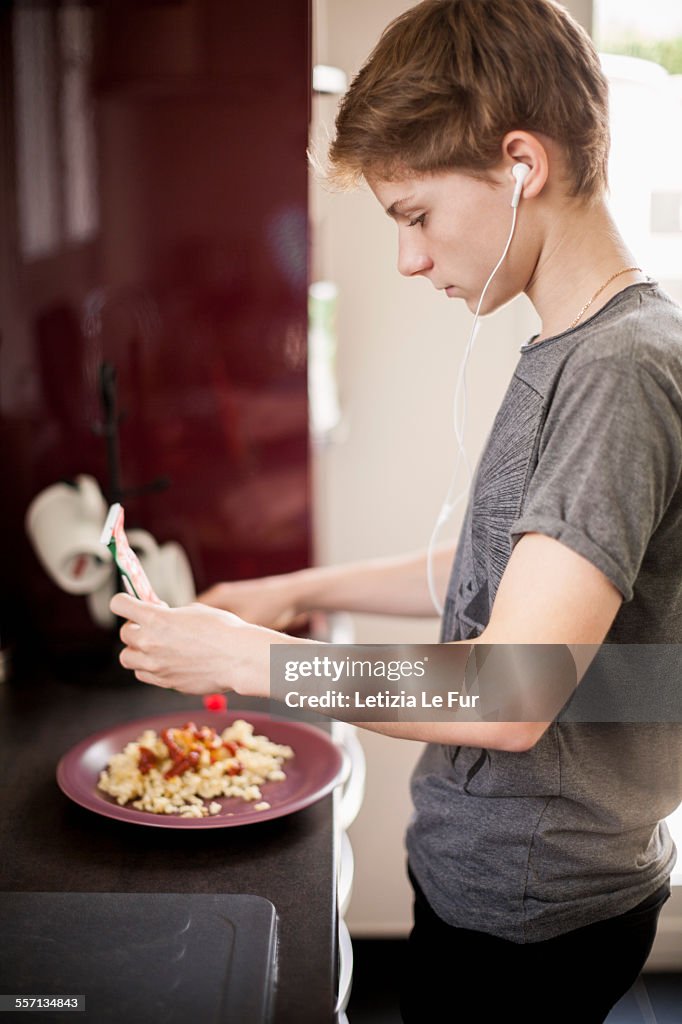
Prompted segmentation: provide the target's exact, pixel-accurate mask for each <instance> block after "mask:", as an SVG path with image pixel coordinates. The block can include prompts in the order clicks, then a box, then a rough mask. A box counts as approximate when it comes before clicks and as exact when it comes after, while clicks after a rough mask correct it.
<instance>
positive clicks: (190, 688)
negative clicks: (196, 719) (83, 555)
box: [110, 594, 287, 697]
mask: <svg viewBox="0 0 682 1024" xmlns="http://www.w3.org/2000/svg"><path fill="white" fill-rule="evenodd" d="M110 608H111V611H112V612H113V613H114V614H115V615H119V616H121V618H125V619H127V620H128V621H127V622H126V623H125V624H124V625H123V626H122V627H121V631H120V636H121V640H122V641H123V643H124V644H125V647H124V649H123V650H122V651H121V654H120V656H119V660H120V662H121V664H122V665H123V666H124V668H128V669H131V671H133V672H134V673H135V675H136V677H137V678H138V679H139V680H140V681H141V682H143V683H151V684H152V685H153V686H161V687H165V688H167V689H174V690H179V691H180V692H181V693H188V694H196V695H197V696H203V695H204V694H212V693H217V692H221V691H225V690H234V691H235V692H236V693H239V694H242V695H247V696H254V697H268V696H269V695H270V644H271V643H273V642H284V641H285V640H286V639H287V638H285V637H282V635H281V634H279V633H274V632H272V631H270V630H267V629H263V628H262V627H259V626H254V625H252V624H251V623H248V622H244V620H243V619H240V618H238V616H236V615H233V614H231V613H230V612H225V611H219V610H218V609H216V608H209V607H207V606H206V605H202V604H191V605H188V606H187V607H185V608H161V607H159V606H157V605H153V604H150V603H148V602H145V601H138V600H136V599H135V598H133V597H129V596H128V595H127V594H116V595H115V596H114V597H113V598H112V600H111V603H110Z"/></svg>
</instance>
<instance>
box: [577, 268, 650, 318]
mask: <svg viewBox="0 0 682 1024" xmlns="http://www.w3.org/2000/svg"><path fill="white" fill-rule="evenodd" d="M634 270H638V271H639V273H640V274H641V273H642V268H641V267H624V268H623V270H618V271H617V272H616V273H615V274H611V277H610V278H609V279H608V281H604V283H603V285H602V286H601V288H598V289H597V291H596V292H595V293H594V295H593V296H592V298H591V299H590V301H589V302H586V303H585V305H584V306H583V308H582V309H581V310H580V312H579V313H578V315H577V317H576V318H575V320H574V321H573V323H572V324H571V326H570V327H569V328H568V330H569V331H570V330H572V329H573V328H574V327H575V325H576V324H577V323H578V322H579V321H580V320H581V318H582V315H583V313H586V312H587V310H588V309H589V308H590V306H591V305H592V303H593V302H594V300H595V299H596V298H597V296H598V295H601V293H602V292H603V291H604V289H605V288H606V286H607V285H609V284H611V282H612V281H615V280H616V278H617V277H620V275H621V274H629V273H630V271H634Z"/></svg>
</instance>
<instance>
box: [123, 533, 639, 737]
mask: <svg viewBox="0 0 682 1024" xmlns="http://www.w3.org/2000/svg"><path fill="white" fill-rule="evenodd" d="M621 602H622V597H621V594H620V592H619V591H618V590H617V589H616V587H615V586H614V585H613V584H612V583H611V582H610V581H609V580H608V579H607V578H606V576H605V575H603V574H602V573H601V571H600V570H598V569H597V568H595V567H594V566H593V565H592V564H591V562H589V561H588V560H587V559H585V558H583V557H582V555H578V554H576V553H575V552H574V551H572V550H571V549H570V548H568V547H567V546H565V545H564V544H562V543H560V542H559V541H557V540H554V539H552V538H550V537H547V536H545V535H543V534H539V533H527V534H524V535H523V537H522V538H521V539H520V540H519V541H518V542H517V544H516V547H515V548H514V550H513V552H512V555H511V557H510V559H509V562H508V564H507V568H506V570H505V572H504V575H503V577H502V580H501V582H500V586H499V588H498V591H497V595H496V598H495V604H494V606H493V610H492V615H491V618H490V622H489V624H488V626H487V628H486V629H485V630H484V631H483V633H482V634H481V636H479V637H477V638H476V639H475V640H473V641H472V640H467V641H462V642H463V643H466V644H467V645H469V644H471V643H479V644H488V645H491V644H503V645H508V644H512V645H517V644H543V645H548V644H549V645H551V644H558V645H563V646H565V645H568V646H569V647H570V648H571V654H572V655H573V657H574V661H575V663H576V665H575V668H576V673H575V675H576V677H577V681H578V682H579V681H580V679H581V678H582V676H583V675H584V673H585V671H586V669H587V667H588V665H589V663H590V661H591V660H592V658H593V657H594V655H595V654H596V651H597V649H598V647H599V645H600V644H601V643H602V642H603V640H604V639H605V637H606V635H607V633H608V631H609V629H610V627H611V624H612V622H613V620H614V618H615V616H616V613H617V612H618V609H619V607H620V605H621ZM111 610H112V611H113V612H114V614H116V615H121V616H122V617H125V618H128V619H129V621H128V622H127V623H126V624H125V625H124V626H123V627H122V629H121V639H122V640H123V642H124V644H126V645H127V646H126V648H125V649H124V650H123V651H122V652H121V655H120V660H121V662H122V664H123V665H124V666H125V667H126V668H130V669H132V670H133V671H134V672H135V673H136V675H137V677H138V679H140V680H141V681H142V682H145V683H152V684H153V685H155V686H163V687H168V688H172V689H178V690H180V691H181V692H184V693H193V694H195V695H200V694H205V693H213V692H215V691H216V690H218V689H225V690H230V689H232V690H235V691H236V692H237V693H240V694H243V695H244V696H257V697H268V696H270V683H269V668H270V648H271V646H272V645H273V644H290V643H291V637H289V636H286V635H285V634H283V633H278V632H275V631H273V630H269V629H265V628H263V627H261V626H255V625H253V624H250V623H248V622H245V621H244V620H243V619H240V618H237V617H236V616H234V615H233V616H230V615H228V614H226V613H224V612H217V611H216V610H215V609H213V608H207V607H205V606H203V605H198V604H195V605H190V606H189V607H188V608H158V607H156V606H154V605H152V604H148V603H145V602H142V601H136V600H135V599H134V598H131V597H128V596H127V595H124V594H117V595H116V596H115V597H114V598H113V599H112V602H111ZM300 643H301V641H297V644H300ZM302 643H303V644H305V645H314V647H315V651H318V650H319V647H320V646H322V647H325V646H327V645H325V644H323V645H320V644H319V643H318V642H317V641H314V640H308V641H302ZM573 645H576V646H573ZM590 645H592V646H591V647H590ZM501 671H503V669H502V670H501ZM555 682H556V681H555V680H554V679H552V680H548V686H547V689H550V690H556V686H555ZM458 683H459V680H453V684H454V685H455V686H456V685H457V684H458ZM535 685H536V686H537V685H538V681H537V680H535ZM539 686H540V688H541V689H545V687H543V686H542V680H540V681H539ZM556 697H557V701H556V702H557V706H556V707H551V708H550V709H549V714H548V719H547V720H546V721H541V722H523V721H521V722H518V721H517V722H489V721H486V722H472V721H467V722H464V721H460V722H457V721H453V722H449V723H447V722H446V723H442V722H363V721H358V722H357V723H356V724H357V725H359V726H362V727H363V728H366V729H370V730H372V731H373V732H379V733H383V734H384V735H387V736H395V737H400V738H403V739H413V740H425V741H427V742H434V743H445V744H448V745H455V746H460V745H464V746H472V747H488V748H491V749H498V750H509V751H523V750H528V749H530V748H531V747H532V746H533V745H534V744H535V743H536V742H537V741H538V739H539V738H540V736H541V735H542V734H543V732H544V731H545V729H546V728H547V727H548V726H549V724H550V721H551V720H552V719H553V718H554V717H555V716H556V714H558V712H559V711H560V710H561V707H562V706H563V704H564V703H565V700H566V698H567V697H568V694H564V695H561V694H557V695H556ZM320 710H321V709H320ZM323 713H327V714H329V717H334V716H333V715H332V714H330V713H329V712H323ZM515 717H516V716H515Z"/></svg>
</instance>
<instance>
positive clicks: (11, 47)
mask: <svg viewBox="0 0 682 1024" xmlns="http://www.w3.org/2000/svg"><path fill="white" fill-rule="evenodd" d="M309 34H310V13H309V2H308V0H282V2H281V3H278V4H276V5H269V6H268V14H267V17H264V16H263V8H262V6H254V5H235V4H224V3H221V2H219V0H181V2H176V3H162V4H136V3H132V2H122V3H117V4H99V3H95V2H93V3H87V2H86V3H82V4H79V5H68V6H67V5H61V6H60V5H23V4H19V3H14V4H11V3H10V4H9V5H5V6H4V7H3V10H2V12H0V57H1V58H2V59H1V60H0V65H1V66H2V69H3V70H2V75H3V83H2V85H3V88H2V89H0V93H1V94H2V101H1V122H0V128H1V130H2V136H3V139H7V140H8V141H9V142H10V143H11V144H10V145H8V146H5V147H3V153H2V157H0V197H1V198H0V213H1V214H2V216H0V223H1V224H2V227H1V228H0V232H1V234H0V279H1V280H2V284H0V289H1V290H0V332H1V334H0V452H1V459H2V466H1V468H2V473H3V477H4V479H5V481H11V483H12V485H11V487H10V488H9V489H8V493H7V498H6V499H5V500H4V501H3V503H2V517H3V518H2V524H3V526H4V528H5V530H6V531H8V532H7V533H6V534H5V536H6V537H7V536H9V538H10V544H9V545H8V546H7V545H6V555H5V559H6V564H5V566H4V572H3V576H4V577H5V579H6V581H7V588H8V589H7V592H6V595H5V597H4V598H3V602H2V606H0V632H2V631H3V630H4V631H5V632H6V631H7V629H9V628H11V629H13V630H14V631H15V632H17V633H19V634H21V633H22V629H23V624H25V623H26V622H30V628H31V630H32V631H33V630H36V631H37V633H38V634H39V635H40V636H42V637H43V638H45V639H46V640H47V642H48V644H49V646H51V647H54V648H55V649H57V648H61V647H64V648H66V647H69V648H71V649H77V648H78V647H79V646H81V645H86V646H87V645H88V644H90V645H91V644H95V645H96V644H97V643H98V642H99V641H98V638H99V637H101V633H99V632H98V628H97V627H96V626H94V625H93V624H92V623H91V621H90V620H89V618H88V615H87V612H86V608H85V602H84V601H83V600H82V599H80V598H79V599H75V598H73V597H69V596H68V595H66V594H63V593H61V592H60V591H59V590H58V589H57V588H56V587H55V585H54V584H52V583H51V582H50V581H49V580H48V579H47V578H46V577H45V576H44V574H43V573H42V571H41V569H40V567H39V566H38V564H37V562H36V560H35V556H34V555H33V553H32V551H31V550H30V548H29V546H28V543H27V541H26V538H25V536H24V532H23V515H24V513H25V510H26V507H27V505H28V503H29V502H30V500H31V499H32V498H33V497H34V496H35V494H36V493H38V492H39V491H40V490H41V489H42V488H44V487H46V486H48V485H49V484H51V483H54V482H56V481H58V480H59V479H72V478H73V477H75V476H76V475H77V474H80V473H89V474H91V475H93V476H94V477H95V478H96V479H97V480H98V481H99V483H100V485H101V487H102V489H103V490H104V491H105V493H106V494H107V497H109V498H120V497H122V498H123V500H124V502H125V505H126V522H127V523H129V524H130V525H131V526H133V527H141V528H144V529H146V530H149V531H150V532H151V533H152V534H154V535H155V536H156V538H157V539H158V540H159V541H161V542H163V541H166V540H175V541H179V542H180V543H181V544H182V545H183V547H184V548H185V549H186V551H187V552H188V555H189V558H190V561H191V564H192V569H193V572H194V576H195V579H196V583H197V587H198V589H199V590H201V589H202V588H203V587H205V586H208V585H209V584H210V583H212V582H214V581H216V580H218V579H225V578H243V577H247V576H257V575H262V574H266V573H272V572H281V571H288V570H290V569H295V568H299V567H302V566H304V565H306V564H309V562H310V558H311V524H310V496H309V492H310V481H309V476H310V474H309V455H308V448H309V439H308V400H307V353H306V334H307V285H308V276H309V275H308V215H307V163H306V143H307V130H308V122H309V113H310V81H311V60H310V52H309V51H310V46H309ZM38 157H39V160H38ZM103 368H105V370H104V373H103ZM107 372H108V377H107V378H106V380H108V391H107V389H106V388H105V392H106V393H105V394H103V383H104V382H105V376H106V373H107ZM112 406H113V407H112ZM114 428H115V435H116V436H115V438H114V441H115V442H117V443H115V444H112V443H111V437H110V439H109V440H110V443H109V444H107V443H106V436H105V435H106V433H107V430H108V431H109V433H110V434H111V433H112V431H113V430H114ZM7 547H9V551H7ZM10 593H11V596H8V594H10ZM17 608H21V613H19V612H18V611H17V610H16V609H17ZM103 639H104V640H108V639H109V638H108V637H106V636H105V637H104V638H103Z"/></svg>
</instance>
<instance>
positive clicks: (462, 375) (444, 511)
mask: <svg viewBox="0 0 682 1024" xmlns="http://www.w3.org/2000/svg"><path fill="white" fill-rule="evenodd" d="M516 214H517V207H516V206H514V207H513V214H512V225H511V231H510V232H509V238H508V239H507V244H506V245H505V247H504V252H503V253H502V255H501V256H500V258H499V260H498V262H497V265H496V266H495V269H494V270H493V272H492V274H491V275H490V277H489V278H488V280H487V281H486V283H485V286H484V288H483V291H482V292H481V297H480V299H479V300H478V306H477V307H476V313H475V315H474V322H473V324H472V327H471V334H470V335H469V340H468V342H467V346H466V348H465V350H464V356H463V357H462V362H461V363H460V368H459V373H458V375H457V385H456V387H455V397H454V401H453V407H452V416H453V424H454V428H455V438H456V439H457V447H458V451H457V460H456V462H455V468H454V470H453V473H452V479H451V481H450V486H449V487H448V492H447V494H446V496H445V501H444V502H443V505H442V506H441V510H440V512H439V513H438V518H437V520H436V524H435V526H434V528H433V531H432V533H431V539H430V541H429V546H428V551H427V556H426V575H427V580H428V585H429V593H430V595H431V601H432V602H433V605H434V608H435V609H436V611H437V612H438V614H439V615H442V614H443V605H441V603H440V601H439V599H438V594H437V593H436V585H435V580H434V574H433V552H434V548H435V546H436V540H437V537H438V534H439V532H440V529H441V527H442V526H444V525H445V523H447V521H448V519H449V518H450V516H451V514H452V512H453V510H454V509H455V508H456V507H457V505H458V504H459V502H460V501H461V500H462V498H464V497H466V495H467V493H468V491H469V489H470V487H471V483H472V472H471V465H470V463H469V457H468V455H467V452H466V448H465V446H464V428H465V426H466V394H467V392H466V367H467V362H468V360H469V356H470V354H471V351H472V349H473V346H474V342H475V340H476V336H477V334H478V329H479V327H480V324H479V316H480V312H481V306H482V305H483V299H484V298H485V295H486V292H487V291H488V288H489V286H490V284H491V282H492V280H493V278H494V277H495V274H496V273H497V271H498V270H499V269H500V267H501V266H502V264H503V263H504V261H505V259H506V256H507V253H508V252H509V246H510V245H511V243H512V238H513V237H514V231H515V230H516ZM460 387H463V390H464V395H463V403H462V417H461V426H460V424H459V422H458V419H457V409H458V406H459V391H460ZM461 456H464V462H465V464H466V470H467V483H466V484H465V486H464V488H463V489H462V490H461V491H460V492H459V494H458V495H457V496H456V497H455V498H454V499H451V497H450V496H451V494H452V491H453V488H454V485H455V482H456V480H457V471H458V469H459V463H460V457H461Z"/></svg>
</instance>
